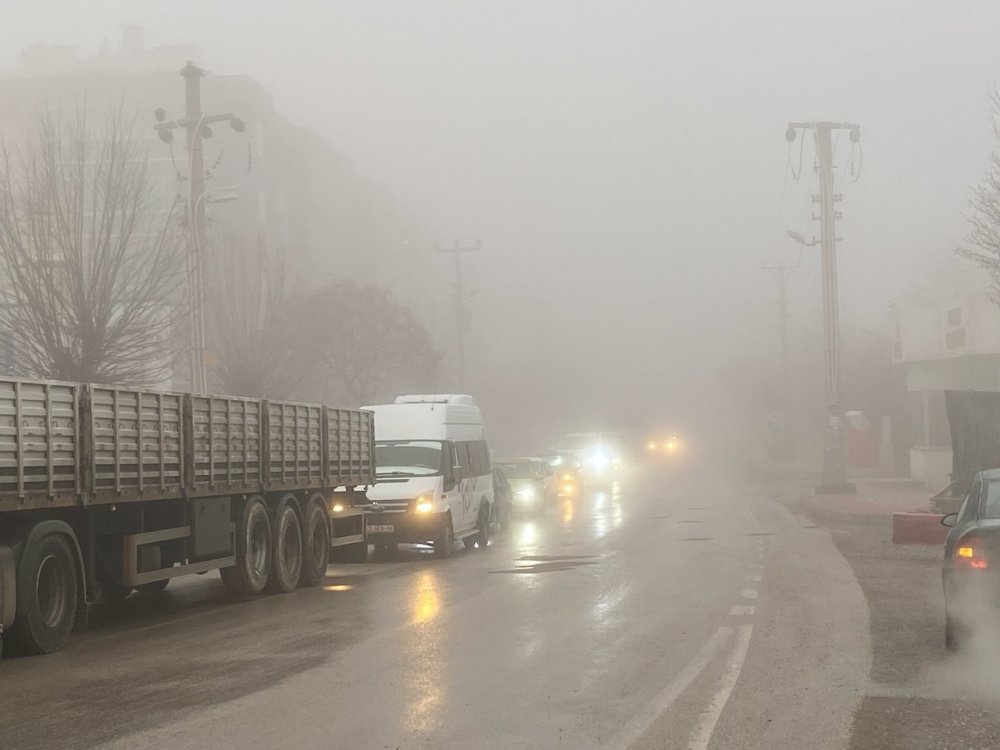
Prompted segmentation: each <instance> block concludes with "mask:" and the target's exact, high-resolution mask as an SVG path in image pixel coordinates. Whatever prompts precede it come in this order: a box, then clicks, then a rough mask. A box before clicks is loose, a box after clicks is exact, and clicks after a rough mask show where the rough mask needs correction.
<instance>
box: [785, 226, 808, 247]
mask: <svg viewBox="0 0 1000 750" xmlns="http://www.w3.org/2000/svg"><path fill="white" fill-rule="evenodd" d="M787 234H788V236H789V237H791V238H792V239H793V240H795V241H796V242H798V243H799V244H800V245H808V244H809V243H808V242H807V241H806V237H805V235H804V234H802V233H801V232H796V231H795V230H794V229H789V230H788V232H787Z"/></svg>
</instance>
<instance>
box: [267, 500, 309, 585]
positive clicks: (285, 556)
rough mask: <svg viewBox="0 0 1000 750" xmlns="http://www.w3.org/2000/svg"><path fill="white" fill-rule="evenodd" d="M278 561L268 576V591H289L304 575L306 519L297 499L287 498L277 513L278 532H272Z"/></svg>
mask: <svg viewBox="0 0 1000 750" xmlns="http://www.w3.org/2000/svg"><path fill="white" fill-rule="evenodd" d="M271 544H272V547H273V552H272V555H271V558H272V560H273V561H274V562H273V563H272V564H271V575H270V576H269V578H268V580H267V591H268V592H270V593H272V594H287V593H288V592H289V591H292V590H293V589H294V588H295V587H296V586H298V585H299V576H300V575H302V546H303V545H302V522H301V521H299V512H298V511H297V510H296V509H295V503H293V502H291V501H290V500H287V499H286V500H284V501H283V502H282V503H281V504H280V505H279V506H278V512H277V513H275V514H274V533H273V534H272V535H271Z"/></svg>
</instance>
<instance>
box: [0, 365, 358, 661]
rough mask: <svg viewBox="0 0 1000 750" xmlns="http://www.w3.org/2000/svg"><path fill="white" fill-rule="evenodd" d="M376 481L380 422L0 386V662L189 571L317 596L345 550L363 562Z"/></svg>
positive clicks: (332, 412) (240, 403) (72, 389)
mask: <svg viewBox="0 0 1000 750" xmlns="http://www.w3.org/2000/svg"><path fill="white" fill-rule="evenodd" d="M374 481H375V464H374V426H373V417H372V414H371V412H365V411H358V410H348V409H334V408H330V407H327V406H323V405H319V404H306V403H294V402H285V401H271V400H265V399H249V398H236V397H230V396H211V395H198V394H191V393H173V392H159V391H152V390H139V389H129V388H117V387H113V386H104V385H92V384H82V383H61V382H51V381H39V380H22V379H0V654H2V644H3V641H4V640H7V641H8V642H9V643H11V645H15V646H16V647H17V648H18V649H19V650H20V651H22V652H26V653H47V652H51V651H56V650H58V649H60V648H62V647H63V646H64V645H66V642H67V641H68V640H69V637H70V633H71V632H72V631H73V629H74V627H76V626H82V625H84V624H85V623H86V619H87V606H88V604H89V603H90V602H92V601H95V600H97V599H120V598H124V597H126V596H129V595H130V594H131V593H132V591H133V590H136V589H138V590H140V591H145V592H150V591H158V590H162V589H163V588H165V587H166V586H167V584H168V582H169V581H170V579H171V578H175V577H177V576H182V575H187V574H190V573H205V572H207V571H210V570H215V569H218V570H219V571H220V574H221V577H222V580H223V582H224V583H225V585H226V586H227V587H228V588H229V589H230V590H231V591H233V592H236V593H238V594H242V595H256V594H261V593H264V592H271V593H283V592H287V591H291V590H292V589H294V588H296V587H298V586H316V585H318V584H320V583H321V582H322V581H323V580H324V578H325V575H326V568H327V564H328V562H329V559H330V555H331V552H332V551H336V552H338V553H342V554H346V555H347V556H356V557H357V558H359V559H364V557H365V555H366V553H367V542H366V539H365V528H364V519H363V515H362V513H363V511H362V509H361V507H360V506H361V505H362V504H363V503H364V497H365V491H366V489H367V488H368V486H369V485H371V484H373V483H374ZM355 505H357V506H359V507H355Z"/></svg>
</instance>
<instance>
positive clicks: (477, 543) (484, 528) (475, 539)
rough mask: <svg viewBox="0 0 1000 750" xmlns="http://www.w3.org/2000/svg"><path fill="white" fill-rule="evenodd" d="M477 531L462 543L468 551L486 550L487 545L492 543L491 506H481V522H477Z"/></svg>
mask: <svg viewBox="0 0 1000 750" xmlns="http://www.w3.org/2000/svg"><path fill="white" fill-rule="evenodd" d="M476 529H477V531H476V533H475V534H473V535H472V536H467V537H465V539H463V540H462V542H463V543H464V544H465V546H466V547H467V548H468V549H474V548H476V547H478V548H479V549H486V545H488V544H489V543H490V511H489V506H488V505H486V504H485V503H484V504H483V505H480V506H479V520H478V521H477V522H476Z"/></svg>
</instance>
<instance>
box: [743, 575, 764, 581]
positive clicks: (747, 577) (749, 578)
mask: <svg viewBox="0 0 1000 750" xmlns="http://www.w3.org/2000/svg"><path fill="white" fill-rule="evenodd" d="M743 580H745V581H753V582H754V583H760V574H759V573H750V574H749V575H745V576H743Z"/></svg>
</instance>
